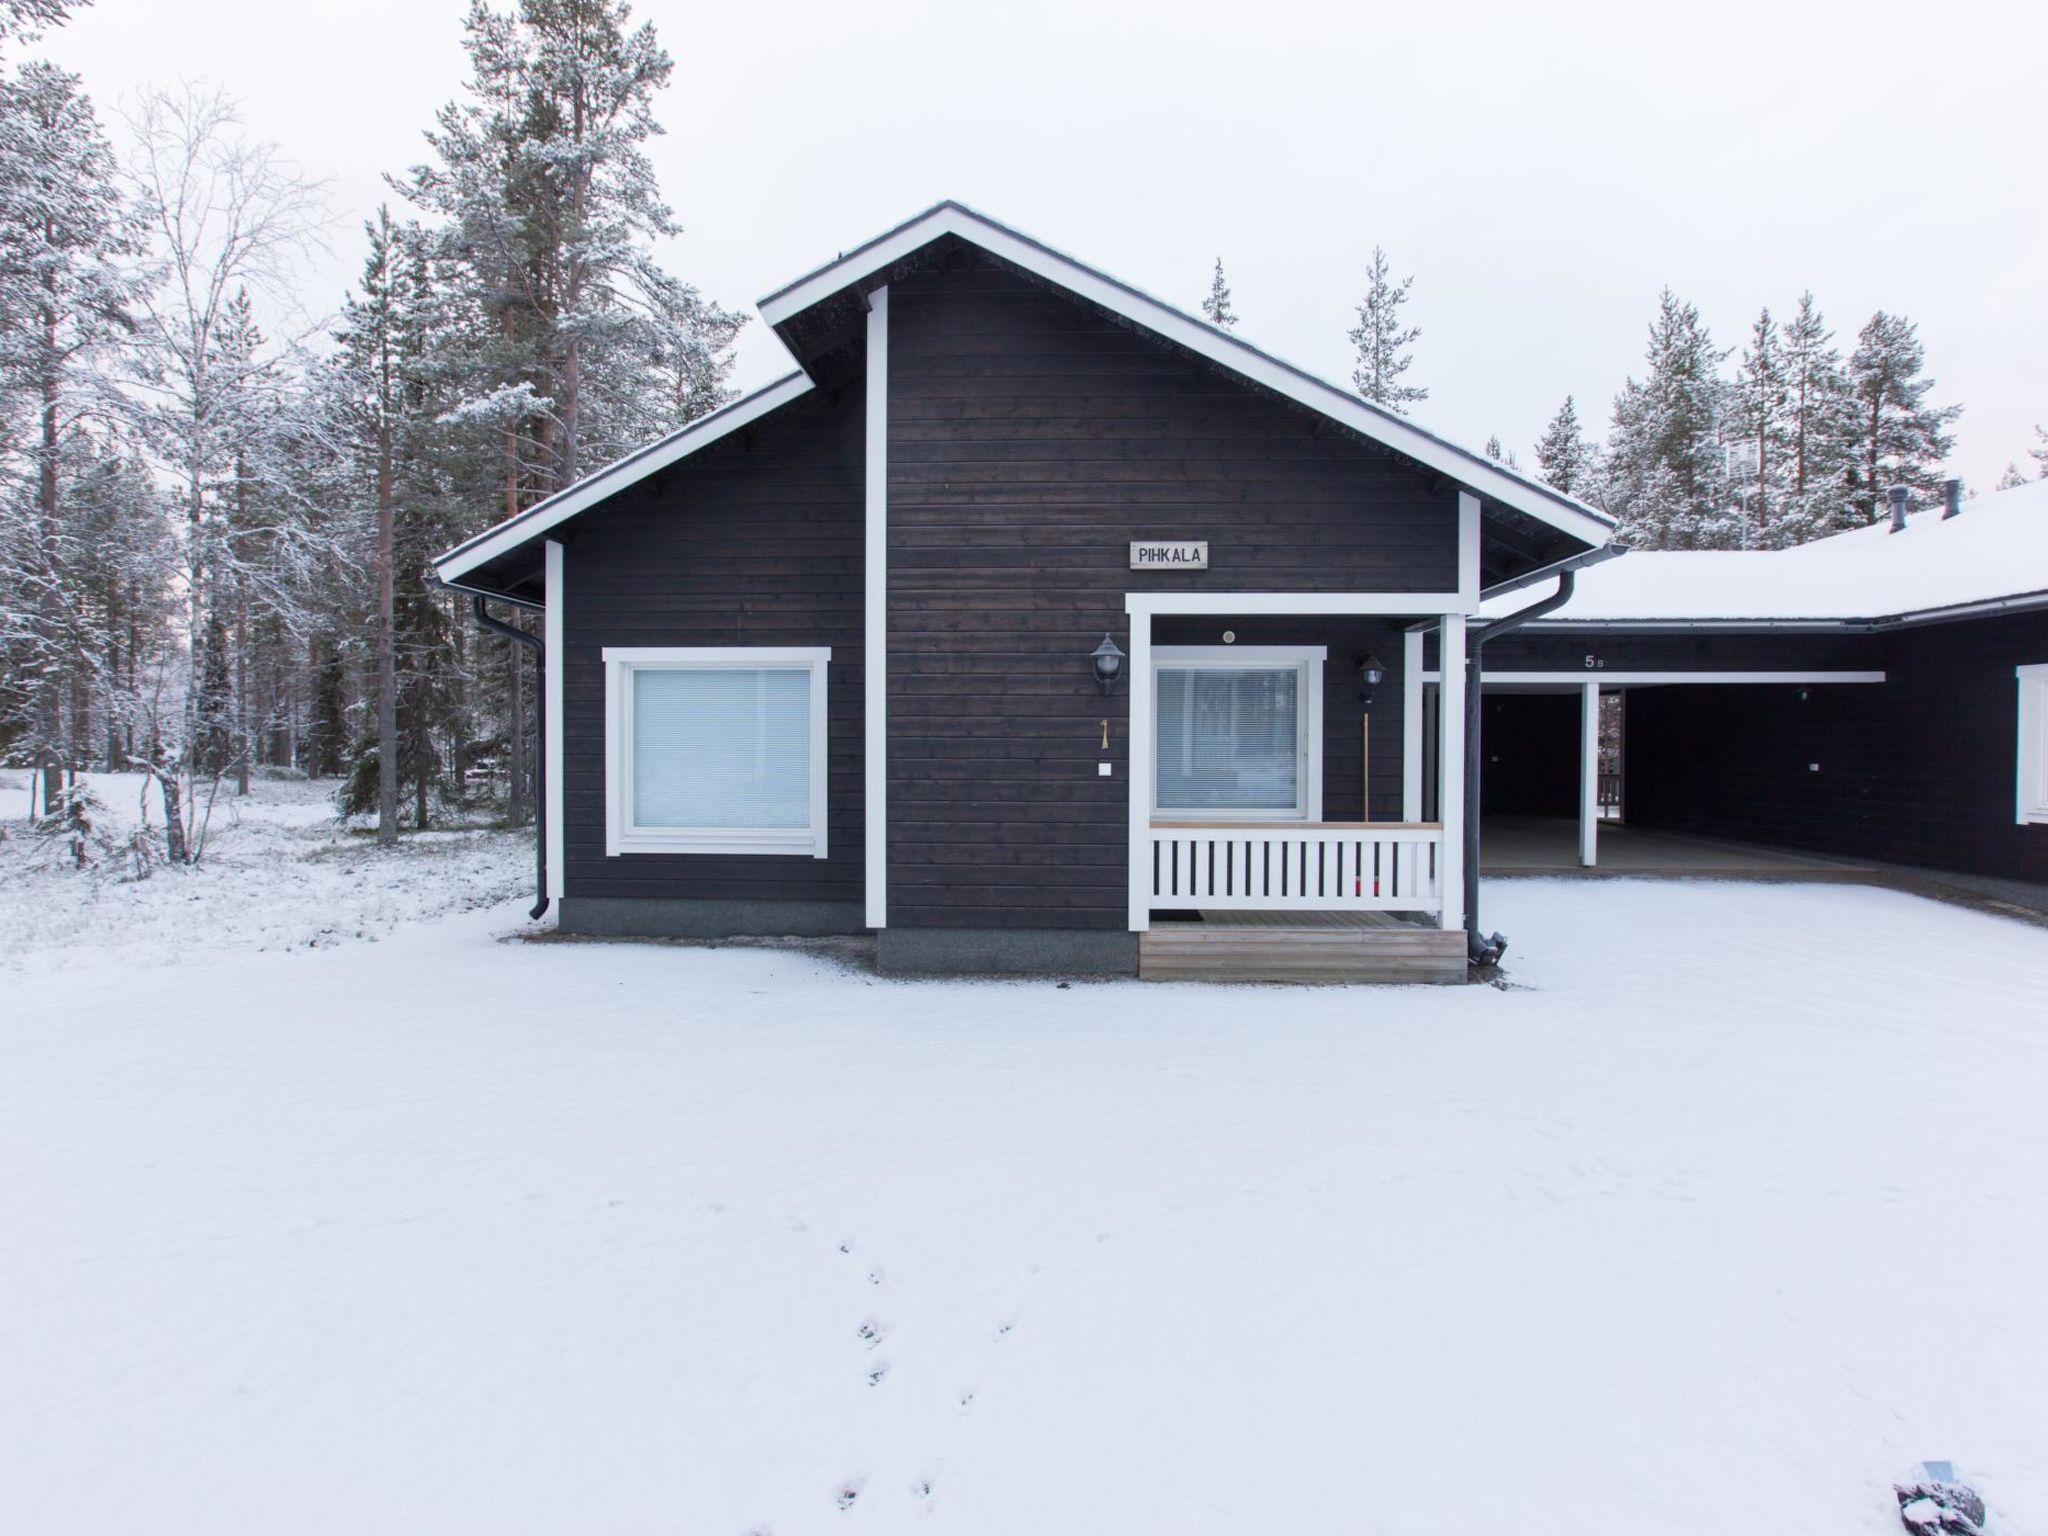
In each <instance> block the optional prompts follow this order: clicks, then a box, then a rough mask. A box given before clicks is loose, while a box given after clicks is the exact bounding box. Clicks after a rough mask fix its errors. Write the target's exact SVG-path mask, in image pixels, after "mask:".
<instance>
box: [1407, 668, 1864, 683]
mask: <svg viewBox="0 0 2048 1536" xmlns="http://www.w3.org/2000/svg"><path fill="white" fill-rule="evenodd" d="M1422 680H1423V681H1424V682H1425V683H1441V682H1442V681H1443V673H1441V672H1425V673H1423V674H1422ZM1483 681H1484V682H1486V683H1487V684H1489V685H1493V684H1500V683H1528V684H1532V685H1537V684H1540V685H1542V686H1545V687H1556V686H1558V685H1559V684H1568V685H1570V686H1571V687H1574V688H1576V687H1582V686H1584V685H1585V684H1587V683H1598V684H1599V685H1600V686H1601V687H1603V688H1626V687H1634V688H1643V687H1650V686H1654V685H1656V684H1660V683H1881V682H1883V681H1884V674H1883V673H1882V672H1617V671H1609V670H1608V669H1606V668H1605V667H1597V668H1595V669H1593V670H1592V671H1590V672H1589V671H1586V670H1585V669H1583V668H1581V669H1580V670H1579V671H1577V672H1488V673H1486V674H1485V677H1484V678H1483Z"/></svg>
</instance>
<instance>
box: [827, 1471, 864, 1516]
mask: <svg viewBox="0 0 2048 1536" xmlns="http://www.w3.org/2000/svg"><path fill="white" fill-rule="evenodd" d="M866 1481H867V1479H866V1478H862V1477H849V1478H848V1479H847V1480H846V1481H845V1482H843V1483H841V1484H840V1485H839V1490H838V1492H836V1493H834V1494H833V1495H832V1502H833V1503H834V1504H837V1505H838V1506H839V1507H840V1508H841V1509H851V1508H853V1501H854V1500H855V1499H857V1498H859V1497H860V1490H861V1485H862V1484H863V1483H865V1482H866Z"/></svg>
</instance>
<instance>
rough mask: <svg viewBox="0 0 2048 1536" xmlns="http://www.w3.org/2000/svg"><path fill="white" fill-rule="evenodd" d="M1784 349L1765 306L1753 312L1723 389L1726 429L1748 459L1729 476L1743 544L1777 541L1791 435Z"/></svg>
mask: <svg viewBox="0 0 2048 1536" xmlns="http://www.w3.org/2000/svg"><path fill="white" fill-rule="evenodd" d="M1786 373H1787V365H1786V361H1785V349H1784V344H1783V340H1782V337H1781V335H1780V331H1779V327H1778V323H1777V321H1775V320H1773V319H1772V318H1771V312H1770V310H1769V309H1764V310H1761V311H1759V312H1758V314H1757V317H1756V323H1755V324H1754V325H1752V326H1751V327H1750V329H1749V344H1748V345H1747V346H1745V347H1744V348H1743V350H1742V362H1741V365H1740V366H1739V367H1738V369H1737V370H1736V375H1735V385H1734V387H1733V388H1732V389H1731V390H1730V391H1729V395H1728V435H1729V438H1730V439H1731V441H1732V442H1733V443H1736V444H1740V445H1747V446H1748V447H1749V454H1748V455H1747V462H1746V464H1744V465H1743V466H1742V468H1741V470H1740V472H1739V473H1738V474H1736V475H1734V476H1732V477H1731V478H1732V479H1733V484H1732V485H1731V487H1730V489H1731V491H1732V492H1733V494H1734V495H1735V497H1736V498H1737V500H1738V502H1739V503H1740V506H1741V511H1742V513H1743V516H1744V521H1745V523H1746V526H1745V527H1744V529H1743V530H1742V544H1743V547H1744V548H1747V549H1766V548H1771V547H1774V545H1775V544H1776V543H1777V540H1776V538H1775V537H1774V530H1775V529H1776V527H1777V525H1778V522H1779V521H1780V520H1781V519H1782V517H1783V504H1782V502H1781V500H1780V497H1779V492H1780V491H1781V490H1782V488H1783V482H1784V480H1785V471H1784V468H1783V458H1784V451H1785V446H1786V442H1787V439H1788V438H1789V437H1790V435H1791V433H1790V423H1789V416H1790V406H1791V397H1792V390H1791V385H1790V383H1789V382H1788V380H1787V377H1786Z"/></svg>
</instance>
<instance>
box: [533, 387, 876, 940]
mask: <svg viewBox="0 0 2048 1536" xmlns="http://www.w3.org/2000/svg"><path fill="white" fill-rule="evenodd" d="M862 418H863V411H862V401H861V391H860V389H859V388H858V387H857V386H856V387H853V388H850V389H847V390H844V391H841V392H840V393H839V395H838V396H837V397H836V398H834V397H831V396H828V395H825V394H823V393H817V394H811V395H806V396H804V397H803V398H801V399H799V400H797V401H795V402H793V403H791V404H790V405H788V406H785V407H784V408H783V409H782V410H780V411H778V412H776V413H775V414H774V415H772V416H770V417H768V418H766V419H764V420H763V421H762V422H760V423H759V424H758V425H755V426H753V427H749V428H747V429H746V430H745V431H743V432H741V433H739V434H737V435H735V436H734V437H732V438H730V439H728V440H726V441H724V442H721V443H718V444H716V445H714V446H713V447H711V448H709V449H707V450H705V451H704V452H702V453H700V454H696V455H694V456H692V457H691V458H688V459H686V460H684V461H683V462H682V463H680V464H678V465H677V466H676V467H675V468H673V469H671V470H668V471H666V472H664V473H662V474H660V475H658V476H656V477H654V478H653V479H651V480H648V481H643V482H642V483H641V484H639V485H637V486H634V487H633V488H631V489H630V490H627V491H624V492H622V493H620V495H619V496H618V497H616V498H615V499H614V500H613V501H611V502H609V503H608V504H607V505H605V506H604V507H603V508H601V509H599V510H596V511H593V512H591V513H589V514H588V515H586V516H585V517H583V518H581V519H578V520H577V521H576V522H575V523H573V524H572V525H570V528H571V531H570V533H569V537H568V540H567V542H566V547H565V549H564V551H563V556H564V558H563V564H564V566H565V567H566V569H565V572H564V582H563V585H564V587H565V588H566V589H567V591H566V597H567V611H566V625H565V633H564V635H563V644H564V646H565V647H566V649H567V651H568V671H567V672H566V673H565V674H564V677H563V703H564V706H565V709H566V712H567V714H568V735H567V738H566V740H565V742H564V747H565V752H564V762H563V768H564V773H563V801H564V804H563V811H564V816H563V840H564V855H565V864H566V866H567V867H566V869H565V871H564V878H565V885H564V894H565V895H566V896H568V897H569V898H571V899H572V900H573V899H574V898H576V897H579V896H590V897H597V896H606V897H653V898H667V899H671V900H676V899H682V900H727V901H793V900H811V901H859V900H860V899H861V891H862V873H861V871H862V863H861V850H862V844H863V842H864V840H865V839H864V836H863V809H862V807H863V798H862V794H861V751H862V747H861V731H862V718H863V710H862V707H861V687H862V670H861V662H862V653H863V645H862V637H863V620H862V613H863V595H862V591H863V589H862V581H863V563H864V556H863V553H862V527H863V515H864V503H863V489H862V471H861V454H862V450H861V430H862V425H861V424H862ZM628 645H730V646H764V645H828V646H830V647H831V648H832V661H831V665H830V667H829V668H828V670H827V679H828V684H827V690H828V691H827V695H826V717H827V734H828V750H827V764H828V774H829V783H828V792H827V826H828V837H827V846H828V848H829V850H830V857H828V858H825V859H813V858H809V857H785V856H753V855H748V856H742V855H734V854H642V853H636V854H625V855H621V856H620V857H617V858H607V857H606V856H605V851H604V670H603V660H602V653H603V650H604V648H605V647H606V646H628Z"/></svg>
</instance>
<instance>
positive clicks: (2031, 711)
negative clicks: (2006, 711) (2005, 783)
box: [2013, 662, 2048, 827]
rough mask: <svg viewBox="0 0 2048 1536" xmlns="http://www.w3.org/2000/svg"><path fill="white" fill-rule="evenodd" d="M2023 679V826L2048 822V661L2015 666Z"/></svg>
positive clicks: (2017, 807)
mask: <svg viewBox="0 0 2048 1536" xmlns="http://www.w3.org/2000/svg"><path fill="white" fill-rule="evenodd" d="M2013 673H2014V675H2015V676H2016V677H2017V679H2018V681H2019V754H2018V757H2019V761H2018V764H2017V774H2016V777H2017V785H2018V792H2017V795H2016V797H2015V804H2014V811H2015V814H2016V815H2017V817H2018V819H2019V824H2020V825H2021V826H2023V827H2024V826H2031V825H2036V824H2040V823H2048V662H2042V663H2037V664H2033V665H2029V666H2021V667H2014V668H2013Z"/></svg>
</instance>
